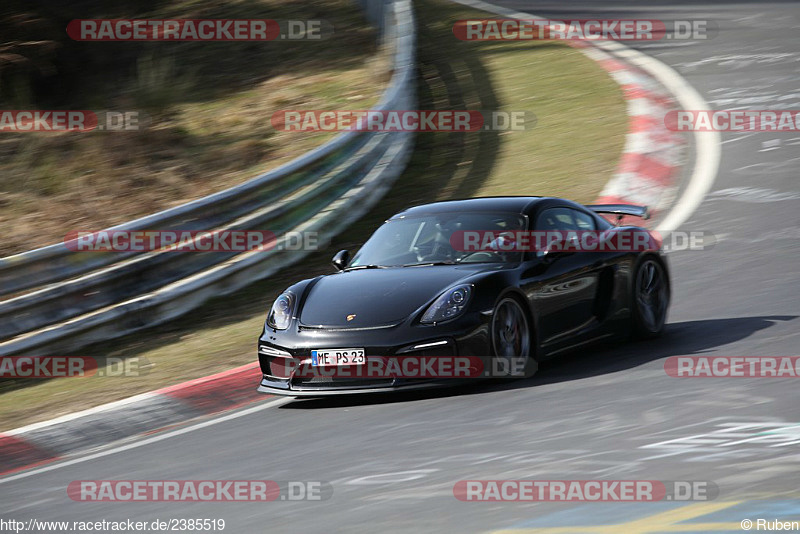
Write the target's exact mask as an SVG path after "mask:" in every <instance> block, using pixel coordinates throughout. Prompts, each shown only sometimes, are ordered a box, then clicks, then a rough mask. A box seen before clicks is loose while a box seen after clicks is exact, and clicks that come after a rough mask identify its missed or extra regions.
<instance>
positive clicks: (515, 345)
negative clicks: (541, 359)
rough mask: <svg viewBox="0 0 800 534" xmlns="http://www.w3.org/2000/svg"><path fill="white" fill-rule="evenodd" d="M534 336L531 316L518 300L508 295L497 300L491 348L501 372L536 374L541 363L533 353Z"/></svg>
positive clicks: (523, 375) (524, 374)
mask: <svg viewBox="0 0 800 534" xmlns="http://www.w3.org/2000/svg"><path fill="white" fill-rule="evenodd" d="M532 338H533V336H532V335H531V326H530V321H529V320H528V315H527V314H526V313H525V310H523V309H522V305H521V304H520V303H519V301H518V300H517V299H515V298H513V297H506V298H504V299H502V300H501V301H500V302H498V303H497V305H496V306H495V308H494V313H493V314H492V350H493V353H494V359H495V364H496V366H495V367H496V369H497V370H498V371H500V373H501V374H504V376H520V377H529V376H533V374H534V373H535V372H536V370H537V368H538V364H537V363H536V360H535V359H534V358H533V356H532V354H533V344H532ZM493 371H494V370H493Z"/></svg>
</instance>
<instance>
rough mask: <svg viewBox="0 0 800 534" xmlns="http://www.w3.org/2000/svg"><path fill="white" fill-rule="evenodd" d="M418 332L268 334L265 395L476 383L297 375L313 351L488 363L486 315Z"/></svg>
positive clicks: (263, 342) (262, 347) (375, 358)
mask: <svg viewBox="0 0 800 534" xmlns="http://www.w3.org/2000/svg"><path fill="white" fill-rule="evenodd" d="M456 323H457V324H451V325H446V324H445V325H438V326H435V327H430V328H422V329H420V330H413V331H412V332H414V333H416V334H417V337H416V339H414V336H412V335H409V330H408V329H407V328H402V326H403V325H398V326H395V327H388V328H381V329H370V330H356V329H353V330H350V331H348V330H318V329H293V330H290V331H279V332H276V331H273V330H266V331H265V332H264V333H263V334H262V336H261V338H260V339H259V346H258V348H259V351H258V358H259V363H260V365H261V372H262V379H261V383H260V385H259V387H258V391H259V392H261V393H269V394H272V395H284V396H297V397H300V396H306V397H308V396H327V395H336V394H353V393H378V392H387V391H406V390H417V389H428V388H441V387H448V386H455V385H458V384H464V383H465V382H470V381H472V382H474V381H475V378H456V377H434V378H429V377H426V378H407V377H397V376H380V377H372V376H362V377H358V376H320V375H319V374H316V373H314V374H312V375H311V376H309V374H307V373H303V372H298V370H299V369H303V368H304V366H306V367H305V368H306V369H308V367H307V366H310V359H311V350H312V349H336V348H355V347H357V348H364V352H365V355H366V358H367V360H368V363H371V362H375V363H376V364H377V365H380V362H383V361H385V360H386V359H387V358H391V357H404V356H422V357H426V358H437V357H452V356H470V357H477V358H480V359H481V360H485V361H487V362H488V360H489V359H490V357H489V356H488V354H489V352H490V350H489V327H488V321H487V317H486V316H485V315H483V314H480V315H479V314H476V316H474V317H473V320H472V321H456Z"/></svg>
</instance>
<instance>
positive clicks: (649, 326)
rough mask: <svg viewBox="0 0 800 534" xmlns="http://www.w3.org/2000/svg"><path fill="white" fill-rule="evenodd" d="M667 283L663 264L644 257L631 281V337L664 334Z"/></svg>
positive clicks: (667, 305)
mask: <svg viewBox="0 0 800 534" xmlns="http://www.w3.org/2000/svg"><path fill="white" fill-rule="evenodd" d="M669 293H670V291H669V280H668V279H667V271H666V269H665V268H664V266H663V264H662V263H661V262H660V261H658V260H656V259H654V258H652V257H649V258H648V257H645V259H644V260H642V262H641V263H640V264H639V266H638V267H637V269H636V273H635V275H634V280H633V295H632V297H633V298H632V300H633V302H632V306H631V310H632V314H633V334H634V336H636V337H640V338H652V337H656V336H658V335H660V334H661V332H663V331H664V324H665V323H666V319H667V308H668V307H669V296H670V295H669Z"/></svg>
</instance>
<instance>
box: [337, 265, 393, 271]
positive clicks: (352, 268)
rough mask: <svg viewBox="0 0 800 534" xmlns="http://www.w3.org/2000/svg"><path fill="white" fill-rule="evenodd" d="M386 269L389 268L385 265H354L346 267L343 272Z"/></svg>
mask: <svg viewBox="0 0 800 534" xmlns="http://www.w3.org/2000/svg"><path fill="white" fill-rule="evenodd" d="M388 268H389V267H388V266H387V265H374V264H369V265H356V266H354V267H348V268H347V269H345V271H355V270H358V269H388Z"/></svg>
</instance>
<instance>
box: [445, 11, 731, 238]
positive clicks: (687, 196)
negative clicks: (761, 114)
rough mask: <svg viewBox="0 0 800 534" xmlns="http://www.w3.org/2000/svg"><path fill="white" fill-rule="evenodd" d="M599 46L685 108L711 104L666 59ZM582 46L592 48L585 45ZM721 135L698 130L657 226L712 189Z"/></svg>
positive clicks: (672, 223)
mask: <svg viewBox="0 0 800 534" xmlns="http://www.w3.org/2000/svg"><path fill="white" fill-rule="evenodd" d="M451 1H452V2H455V3H457V4H462V5H465V6H469V7H473V8H476V9H480V10H483V11H488V12H490V13H494V14H496V15H500V16H502V17H510V18H516V19H531V18H533V19H543V17H539V16H537V15H533V14H531V13H522V12H519V11H514V10H513V9H507V8H504V7H500V6H495V5H492V4H489V3H486V2H483V1H482V0H451ZM593 44H594V45H596V46H597V47H598V48H601V49H602V50H604V51H606V52H608V53H610V54H613V55H615V56H617V57H620V58H622V59H624V60H625V61H628V62H630V63H631V64H633V65H636V66H637V67H639V68H640V69H642V70H643V71H645V72H647V73H648V74H650V75H651V76H652V77H653V78H655V79H656V80H658V81H659V82H660V83H661V84H662V85H663V86H664V87H666V88H667V90H669V91H670V92H671V93H672V94H673V95H674V96H675V98H676V99H677V100H678V103H679V104H680V106H681V108H682V109H686V110H709V109H711V107H710V106H709V105H708V103H707V102H706V101H705V100H704V99H703V97H702V96H701V95H700V93H698V92H697V89H695V88H694V87H692V86H691V84H689V82H687V81H686V80H685V79H684V78H683V76H681V75H680V74H678V72H677V71H675V69H673V68H672V67H670V66H668V65H667V64H665V63H662V62H661V61H659V60H657V59H655V58H654V57H651V56H648V55H647V54H644V53H642V52H639V51H638V50H634V49H633V48H629V47H628V46H626V45H624V44H622V43H619V42H615V41H597V42H594V43H593ZM581 50H591V48H588V49H581ZM720 140H721V138H720V135H719V132H697V131H696V132H694V142H695V159H694V168H693V169H692V175H691V177H690V178H689V183H688V185H687V186H686V188H685V189H684V191H683V194H682V195H681V197H680V198H679V199H678V201H677V202H676V203H675V205H674V206H673V207H672V209H671V210H670V211H669V213H668V214H667V216H666V217H665V218H664V220H662V221H661V223H660V224H659V225H658V228H657V230H658V231H659V232H660V233H662V234H665V233H667V232H671V231H673V230H676V229H677V228H678V227H680V225H682V224H683V223H684V222H686V220H687V219H688V218H689V217H691V216H692V214H693V213H694V212H695V210H696V209H697V208H698V207H699V206H700V204H701V203H702V202H703V198H705V195H706V193H708V191H710V190H711V187H712V186H713V185H714V180H715V179H716V177H717V171H718V170H719V161H720V144H721V143H720Z"/></svg>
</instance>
